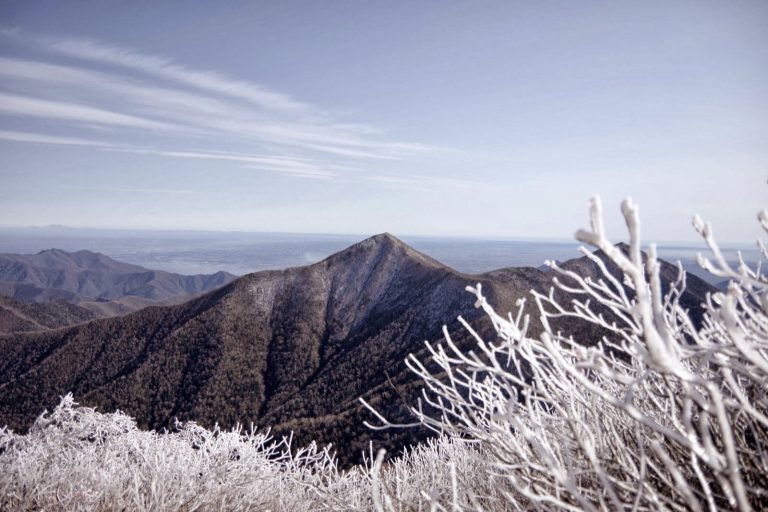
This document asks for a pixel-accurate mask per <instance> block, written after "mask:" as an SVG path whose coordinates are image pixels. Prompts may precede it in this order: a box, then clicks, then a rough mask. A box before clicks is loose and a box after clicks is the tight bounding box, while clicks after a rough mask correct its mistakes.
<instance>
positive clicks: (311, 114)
mask: <svg viewBox="0 0 768 512" xmlns="http://www.w3.org/2000/svg"><path fill="white" fill-rule="evenodd" d="M0 36H4V37H12V38H14V39H15V40H16V41H17V42H18V43H21V44H22V45H27V46H29V47H33V48H34V49H35V50H36V53H38V54H39V52H40V51H41V50H42V51H43V52H44V54H46V55H48V57H46V58H45V59H44V60H31V59H28V58H27V59H24V58H20V57H10V56H0V79H2V82H0V83H1V84H2V85H0V123H3V122H4V121H8V119H14V118H24V119H26V120H31V121H34V120H38V123H39V121H43V122H44V123H45V124H44V125H38V126H39V127H40V128H41V129H37V130H36V131H37V132H38V133H28V132H20V131H15V130H6V131H3V132H1V133H0V139H2V140H6V141H14V142H27V143H41V144H59V145H75V146H84V147H86V146H89V147H93V148H96V149H100V150H110V151H127V152H132V153H141V154H147V155H154V156H160V157H166V158H186V159H192V158H194V159H208V160H218V161H228V162H232V163H236V164H240V165H241V166H243V167H248V168H250V169H254V170H260V171H265V172H279V173H283V174H286V175H291V176H296V177H302V178H313V179H334V178H338V177H340V176H343V175H348V174H352V173H360V172H363V173H367V172H373V170H375V169H376V168H377V164H376V162H381V163H382V165H384V164H386V163H387V162H392V161H397V160H404V159H409V158H412V157H414V156H419V155H424V154H429V153H432V152H435V151H436V150H441V149H440V148H436V147H434V146H430V145H426V144H421V143H417V142H408V141H397V140H390V139H388V137H387V136H386V133H385V132H384V131H383V130H381V129H380V128H377V127H372V126H369V125H367V124H365V123H356V122H348V121H347V120H346V119H340V118H339V117H338V116H336V115H335V114H334V113H333V112H330V111H326V110H324V109H322V108H320V107H318V106H315V105H310V104H307V103H303V102H301V101H298V100H296V99H294V98H293V97H291V96H290V95H287V94H283V93H281V92H277V91H274V90H272V89H270V88H268V87H264V86H262V85H260V84H256V83H252V82H248V81H244V80H240V79H236V78H233V77H231V76H228V75H226V74H224V73H219V72H216V71H209V70H199V69H192V68H190V67H187V66H185V65H181V64H179V63H176V62H174V61H173V60H172V59H170V58H168V57H164V56H158V55H150V54H146V53H143V52H140V51H137V50H135V49H131V48H122V47H118V46H115V45H110V44H104V43H101V42H98V41H93V40H87V39H72V38H55V39H54V38H35V37H33V36H30V35H28V34H25V33H22V32H20V31H11V32H8V31H4V32H2V33H0ZM62 56H64V57H66V58H67V59H68V60H67V61H66V63H62V62H61V58H62ZM73 59H74V60H73ZM73 62H76V64H75V63H73ZM94 68H95V69H94ZM4 118H5V119H4ZM57 122H58V123H59V124H57ZM2 126H3V124H0V127H2ZM10 126H11V127H13V128H16V126H18V123H16V122H14V121H11V122H10ZM6 127H8V123H7V122H6ZM85 127H87V128H88V129H89V130H88V131H89V132H92V131H93V128H94V127H108V128H110V129H111V130H113V131H114V133H112V134H111V137H110V138H111V139H118V138H119V139H118V140H120V141H121V143H120V145H114V144H108V143H105V142H100V141H97V140H91V139H90V138H88V137H83V136H82V129H83V128H85ZM52 128H53V129H54V131H62V130H64V133H63V134H61V133H54V134H50V133H47V132H50V131H51V129H52ZM73 130H74V131H78V133H73ZM42 132H46V133H42ZM143 132H146V133H143ZM148 136H149V137H151V138H152V141H153V142H152V146H154V147H152V148H147V147H146V145H147V144H146V142H147V137H148ZM179 146H186V147H187V148H207V149H191V150H188V149H184V150H177V149H170V148H178V147H179ZM158 147H159V148H161V149H157V148H158ZM232 148H237V149H245V151H243V152H238V153H235V152H232V151H227V150H228V149H232ZM365 161H367V162H373V164H371V163H363V162H365ZM379 172H383V171H379ZM380 182H381V183H390V184H393V185H405V184H404V183H401V182H398V181H397V179H393V180H392V181H387V180H386V179H381V181H380Z"/></svg>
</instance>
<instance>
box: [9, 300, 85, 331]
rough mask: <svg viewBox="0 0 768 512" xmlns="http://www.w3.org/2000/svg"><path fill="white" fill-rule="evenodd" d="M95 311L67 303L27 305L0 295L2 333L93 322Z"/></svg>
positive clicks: (55, 302) (59, 301)
mask: <svg viewBox="0 0 768 512" xmlns="http://www.w3.org/2000/svg"><path fill="white" fill-rule="evenodd" d="M97 316H98V315H97V314H96V313H94V312H93V311H91V310H89V309H86V308H83V307H80V306H78V305H76V304H70V303H68V302H65V301H61V300H58V301H54V302H47V303H44V304H25V303H23V302H21V301H18V300H16V299H12V298H10V297H5V296H4V295H0V333H10V332H22V331H40V330H46V329H56V328H59V327H65V326H68V325H74V324H79V323H83V322H87V321H89V320H93V319H94V318H96V317H97Z"/></svg>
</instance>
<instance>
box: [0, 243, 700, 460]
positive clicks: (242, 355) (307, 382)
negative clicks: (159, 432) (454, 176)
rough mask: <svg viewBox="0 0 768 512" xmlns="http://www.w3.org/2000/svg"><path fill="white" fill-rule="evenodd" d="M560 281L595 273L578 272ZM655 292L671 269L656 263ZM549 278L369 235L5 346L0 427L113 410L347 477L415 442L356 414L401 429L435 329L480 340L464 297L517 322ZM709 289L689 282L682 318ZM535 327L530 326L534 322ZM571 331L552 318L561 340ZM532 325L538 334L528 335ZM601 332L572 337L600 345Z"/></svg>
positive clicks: (483, 327)
mask: <svg viewBox="0 0 768 512" xmlns="http://www.w3.org/2000/svg"><path fill="white" fill-rule="evenodd" d="M563 267H565V268H571V269H574V270H575V271H577V272H580V273H584V274H589V273H590V272H591V269H592V268H593V267H595V263H594V262H590V261H587V260H586V259H585V258H580V259H577V260H574V261H570V262H566V263H565V264H563ZM664 272H665V273H664V275H665V279H668V276H670V275H672V274H670V272H672V273H673V272H674V267H673V266H671V265H669V264H664ZM553 275H554V274H553V273H552V272H545V271H541V270H538V269H535V268H509V269H501V270H497V271H494V272H490V273H487V274H483V275H477V276H473V275H466V274H461V273H459V272H456V271H454V270H452V269H451V268H449V267H446V266H445V265H442V264H441V263H439V262H438V261H436V260H434V259H432V258H430V257H428V256H426V255H424V254H421V253H419V252H417V251H415V250H414V249H412V248H410V247H409V246H407V245H405V244H404V243H402V242H401V241H399V240H398V239H396V238H395V237H393V236H391V235H389V234H382V235H377V236H375V237H372V238H369V239H367V240H365V241H363V242H360V243H358V244H356V245H353V246H351V247H349V248H348V249H345V250H343V251H341V252H339V253H336V254H334V255H332V256H330V257H328V258H327V259H325V260H323V261H321V262H319V263H316V264H314V265H310V266H306V267H297V268H290V269H286V270H282V271H265V272H258V273H254V274H250V275H247V276H244V277H242V278H239V279H237V280H236V281H234V282H232V283H230V284H228V285H226V286H224V287H222V288H219V289H217V290H215V291H212V292H209V293H207V294H205V295H202V296H200V297H198V298H195V299H193V300H191V301H189V302H186V303H184V304H180V305H176V306H165V307H158V306H152V307H147V308H145V309H143V310H141V311H137V312H135V313H132V314H129V315H126V316H124V317H119V318H107V319H100V320H95V321H92V322H89V323H87V324H84V325H78V326H75V327H71V328H67V329H59V330H56V331H50V332H35V333H27V334H13V335H5V336H0V354H1V355H2V357H1V358H0V424H6V423H7V424H8V425H9V426H11V427H12V428H14V429H19V430H24V429H25V428H27V427H28V426H29V425H30V424H31V422H32V421H33V420H34V418H35V417H36V416H37V415H38V414H39V413H40V411H41V410H43V408H45V407H51V406H53V405H55V404H56V403H57V402H58V400H59V396H61V395H63V394H65V393H67V392H70V391H71V392H73V393H74V396H75V399H76V400H78V401H79V402H81V403H83V404H84V405H91V406H98V407H99V409H100V410H102V411H112V410H115V409H120V410H122V411H124V412H126V413H127V414H129V415H131V416H134V417H135V418H136V419H137V420H138V422H139V424H140V425H141V426H143V427H149V428H155V429H157V428H163V427H167V428H172V427H173V424H174V418H179V419H181V420H190V419H191V420H195V421H197V422H199V423H201V424H202V425H206V426H212V425H214V424H215V423H218V424H219V425H221V426H224V427H228V426H232V425H234V424H236V423H238V422H239V423H242V424H244V425H246V426H247V425H249V424H250V423H251V422H253V423H254V424H256V425H257V426H259V427H272V428H273V432H276V433H278V434H279V433H288V432H289V431H294V432H295V434H296V437H297V439H296V440H297V441H298V442H299V444H301V443H302V442H309V441H310V440H316V441H318V442H320V443H333V444H334V445H335V446H336V447H337V449H338V450H339V455H340V458H341V460H342V462H351V461H356V460H358V457H359V455H360V453H361V451H363V450H365V449H367V447H368V442H369V440H373V441H374V442H375V443H377V444H380V445H383V446H385V447H388V448H390V449H391V448H397V447H400V446H402V445H403V444H405V443H408V442H412V441H415V440H418V439H420V438H421V437H423V436H424V435H425V433H424V432H419V431H416V430H398V431H386V432H371V431H370V430H368V429H367V428H366V427H365V426H364V425H363V424H362V422H363V420H365V419H370V416H369V414H368V413H367V412H365V411H364V410H363V409H362V407H361V405H360V403H359V401H358V398H359V397H364V398H365V399H366V400H367V401H368V402H370V403H371V404H372V405H374V406H375V407H377V408H378V409H379V410H380V411H382V412H384V413H385V414H386V415H388V416H389V417H391V418H393V419H395V420H403V421H408V415H407V414H406V404H413V403H414V402H415V399H416V397H417V396H418V394H419V388H420V386H421V382H419V381H418V380H417V379H416V378H415V377H414V376H413V375H412V374H411V373H410V372H409V371H407V369H406V367H405V365H404V362H403V361H404V359H405V357H406V356H407V355H408V354H409V353H416V354H420V355H422V356H424V349H423V347H424V341H425V340H430V341H438V340H440V339H442V333H441V329H442V326H443V325H444V324H447V325H448V328H449V330H450V331H451V332H452V333H454V334H455V341H456V342H457V343H458V344H460V345H463V346H467V344H471V343H472V340H471V337H470V336H469V334H468V333H466V332H465V331H464V330H463V329H462V328H461V327H460V326H459V325H458V322H457V321H456V317H457V316H459V315H461V316H463V317H464V318H465V319H467V320H468V321H470V323H472V324H473V326H474V327H475V328H477V329H478V330H479V331H480V332H481V333H482V334H484V335H490V334H491V332H492V329H491V328H490V325H489V323H488V320H487V318H486V317H485V315H484V314H483V313H482V312H481V311H480V310H478V309H475V308H474V298H473V296H472V295H471V294H469V293H467V292H465V287H466V286H467V285H474V284H476V283H478V282H479V283H482V285H483V290H484V292H485V294H486V296H487V297H488V300H489V302H491V303H492V304H494V306H495V308H496V310H497V311H511V310H513V309H514V305H515V302H516V301H517V300H518V299H520V298H523V297H528V296H529V292H530V290H531V289H536V290H540V291H544V290H548V289H549V287H550V284H551V279H552V276H553ZM709 290H712V288H711V287H710V286H709V285H707V284H706V283H704V282H702V281H700V280H698V279H697V278H695V277H693V276H689V291H688V292H686V294H685V296H684V297H683V303H684V304H686V305H688V306H689V307H691V308H696V307H697V305H698V304H699V303H700V302H701V301H702V300H703V299H704V294H705V293H706V292H707V291H709ZM534 316H535V315H534ZM575 322H578V320H572V319H562V325H563V327H564V328H567V329H568V332H579V329H578V327H579V324H575ZM539 328H540V326H538V325H536V324H533V325H532V326H531V329H532V332H534V333H535V332H537V331H538V330H539ZM601 334H602V333H599V332H598V331H596V330H594V329H584V330H582V331H581V332H579V340H580V341H583V342H584V343H590V342H594V340H596V339H599V338H598V336H599V335H601Z"/></svg>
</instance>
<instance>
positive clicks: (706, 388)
mask: <svg viewBox="0 0 768 512" xmlns="http://www.w3.org/2000/svg"><path fill="white" fill-rule="evenodd" d="M622 210H623V214H624V218H625V220H626V224H627V227H628V230H629V235H630V245H629V248H628V251H626V253H625V251H624V250H622V248H621V247H619V246H614V245H613V244H611V243H610V242H609V241H608V240H607V239H606V237H605V235H604V230H603V223H602V213H601V207H600V203H599V200H597V199H595V200H594V201H593V203H592V229H591V230H590V231H579V232H578V233H577V238H578V239H579V240H580V241H582V242H585V243H588V244H590V245H592V246H594V247H596V248H598V249H600V250H601V251H602V254H603V255H604V257H603V258H602V259H601V257H599V256H598V255H595V254H592V253H589V252H587V251H586V250H584V249H582V251H583V252H584V254H585V255H586V256H587V257H589V258H590V259H591V260H592V261H593V262H594V263H595V265H597V266H598V268H599V269H600V271H601V273H602V278H600V279H598V280H593V279H590V278H587V277H584V276H580V275H577V274H575V273H572V272H568V271H565V270H563V269H560V268H559V267H558V266H557V265H556V264H554V263H550V266H551V267H552V268H553V269H554V270H555V271H556V272H557V273H558V274H559V275H558V278H556V279H555V281H554V283H555V286H556V287H557V288H559V289H560V290H562V291H565V292H567V293H568V294H569V295H570V297H571V299H572V300H571V302H570V303H562V302H563V301H558V300H557V299H556V296H558V295H556V294H555V293H554V291H551V292H550V293H549V294H547V295H544V294H540V293H536V292H533V297H534V300H535V303H536V309H537V314H538V315H539V317H540V319H541V323H542V324H543V327H544V331H543V333H542V334H541V335H540V336H537V337H530V336H528V334H527V327H528V324H529V317H528V316H527V315H526V314H525V313H524V306H525V305H524V303H523V302H520V303H519V304H518V307H519V309H518V311H517V312H516V314H515V315H514V316H513V315H511V314H510V315H509V316H508V317H502V316H501V315H499V314H497V313H496V312H495V311H494V309H493V308H492V307H491V306H490V305H489V304H488V303H487V302H486V300H485V298H484V297H483V294H482V290H481V288H480V286H479V285H478V286H477V287H476V288H468V290H469V291H471V292H472V293H474V294H475V295H476V296H477V306H478V307H482V308H483V309H484V310H485V312H486V313H487V314H488V316H489V317H490V318H491V319H492V321H493V323H494V326H495V329H496V332H497V333H498V339H497V340H495V341H488V340H483V339H481V338H480V337H479V336H477V335H476V334H475V337H476V338H477V347H476V350H473V351H469V352H464V351H462V350H461V349H459V348H458V347H457V345H456V344H454V343H453V342H452V340H451V336H450V334H449V333H448V332H447V331H445V343H444V344H438V345H435V346H432V345H430V344H428V347H429V350H430V352H431V355H432V358H433V360H434V363H436V364H437V367H438V370H437V371H434V370H432V371H430V370H428V369H427V367H428V364H427V362H422V361H419V360H417V359H416V358H414V357H413V356H411V358H410V359H409V361H408V364H409V367H410V368H411V369H412V370H413V371H414V372H416V373H417V374H418V375H419V376H420V377H421V378H422V379H423V380H424V382H425V384H426V390H425V393H424V401H425V404H426V405H427V406H428V408H426V409H423V408H422V406H421V405H422V404H420V405H419V406H418V407H416V408H414V410H413V412H414V414H415V415H416V416H417V417H418V418H419V420H420V421H421V422H422V423H423V424H424V425H427V426H429V427H430V428H432V429H433V430H435V431H436V432H439V433H441V434H446V435H449V436H451V437H454V438H457V439H469V440H471V441H472V442H473V443H475V444H477V450H478V452H479V453H481V454H482V456H483V457H484V458H486V459H487V460H488V472H487V473H486V474H484V475H482V476H481V475H477V476H476V478H477V479H478V480H483V479H486V478H493V479H495V481H496V482H499V481H502V482H504V483H505V484H506V486H507V488H509V489H512V490H511V491H510V492H507V493H505V498H506V500H507V501H506V507H505V508H508V509H518V510H531V509H537V510H662V509H667V510H719V509H722V508H727V509H734V508H735V509H740V510H749V509H751V508H756V509H765V508H766V507H768V452H766V450H767V449H768V400H766V395H765V392H766V386H767V385H768V358H767V357H766V355H767V353H768V352H767V351H768V278H766V276H765V274H763V273H762V272H761V268H760V267H759V266H758V267H757V268H755V269H750V268H749V267H748V266H747V265H746V264H745V263H744V262H743V261H741V260H740V261H739V265H738V268H735V269H734V268H732V267H731V266H730V265H729V264H728V263H727V262H726V260H725V258H724V257H723V255H722V253H721V251H720V250H719V248H718V246H717V244H716V243H715V241H714V239H713V237H712V230H711V228H710V226H709V225H706V224H704V223H702V222H701V221H700V220H699V219H698V218H697V219H695V220H694V225H695V227H696V229H697V230H698V232H699V233H700V234H701V235H702V236H703V237H704V239H705V240H706V242H707V244H708V245H709V247H710V249H711V250H712V253H713V255H714V259H713V260H711V261H710V260H706V259H703V258H702V259H701V261H700V263H701V265H702V266H704V268H706V269H708V270H709V271H710V272H712V273H713V274H715V275H716V276H720V277H723V278H728V279H730V280H731V282H730V285H729V286H728V290H727V292H725V293H717V294H714V295H712V296H710V297H709V298H708V301H707V304H705V305H704V308H705V316H704V322H703V325H702V326H700V327H699V328H697V327H696V326H695V325H694V322H693V321H692V320H691V318H690V316H689V315H688V311H686V310H684V309H683V308H682V307H681V306H680V303H679V298H680V295H681V293H682V290H683V289H684V286H685V273H684V272H683V271H682V268H681V269H680V277H679V280H678V281H677V282H676V283H674V284H673V285H672V286H671V288H668V289H667V291H666V293H665V292H664V288H663V285H662V282H661V280H660V277H659V269H660V264H659V261H658V260H657V257H656V248H655V246H653V245H651V246H650V248H649V251H648V254H647V257H644V255H643V254H642V253H641V250H640V228H639V220H638V215H637V209H636V207H635V206H634V205H633V204H632V203H631V201H629V200H627V201H625V202H624V203H623V205H622ZM759 221H760V222H761V224H762V226H763V227H764V228H765V229H766V230H767V231H768V212H766V211H763V212H761V214H760V215H759ZM760 248H761V251H762V254H763V256H764V257H765V258H766V260H768V252H766V250H765V247H764V246H762V244H761V245H760ZM609 264H612V265H615V267H617V268H618V269H619V272H617V273H612V272H611V271H609V267H608V265H609ZM559 317H574V318H578V319H581V320H583V321H586V322H589V323H591V324H594V325H597V326H599V327H601V328H602V329H603V330H604V332H605V333H606V335H605V336H604V337H603V339H602V340H600V341H599V343H597V344H596V345H595V346H592V347H589V348H587V347H584V346H583V345H579V344H577V343H575V342H574V340H573V338H572V337H571V336H569V333H561V332H558V331H556V330H555V329H554V328H553V327H552V322H553V320H554V319H557V318H559ZM465 326H466V328H467V329H469V330H470V331H472V328H471V326H469V325H467V324H466V323H465ZM472 332H473V334H474V331H472ZM425 410H430V411H438V412H437V414H435V413H434V412H432V413H426V412H424V411H425ZM379 419H380V420H381V421H382V422H383V424H382V425H380V426H379V427H378V428H382V427H391V425H389V424H388V423H387V422H386V420H385V419H384V418H383V417H379ZM447 503H448V504H451V505H453V504H456V503H455V502H451V501H448V502H447Z"/></svg>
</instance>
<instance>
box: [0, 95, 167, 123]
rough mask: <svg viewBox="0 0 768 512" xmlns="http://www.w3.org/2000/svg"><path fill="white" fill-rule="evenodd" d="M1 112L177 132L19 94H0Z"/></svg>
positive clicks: (141, 120) (135, 119)
mask: <svg viewBox="0 0 768 512" xmlns="http://www.w3.org/2000/svg"><path fill="white" fill-rule="evenodd" d="M0 112H5V113H8V114H16V115H20V116H30V117H41V118H45V119H63V120H68V121H80V122H86V123H97V124H108V125H114V126H123V127H128V128H144V129H148V130H171V129H174V128H175V127H174V126H173V125H171V124H168V123H163V122H158V121H152V120H150V119H144V118H141V117H136V116H132V115H126V114H120V113H118V112H112V111H109V110H104V109H101V108H96V107H91V106H88V105H80V104H77V103H64V102H60V101H49V100H43V99H38V98H31V97H29V96H18V95H15V94H2V93H0Z"/></svg>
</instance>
